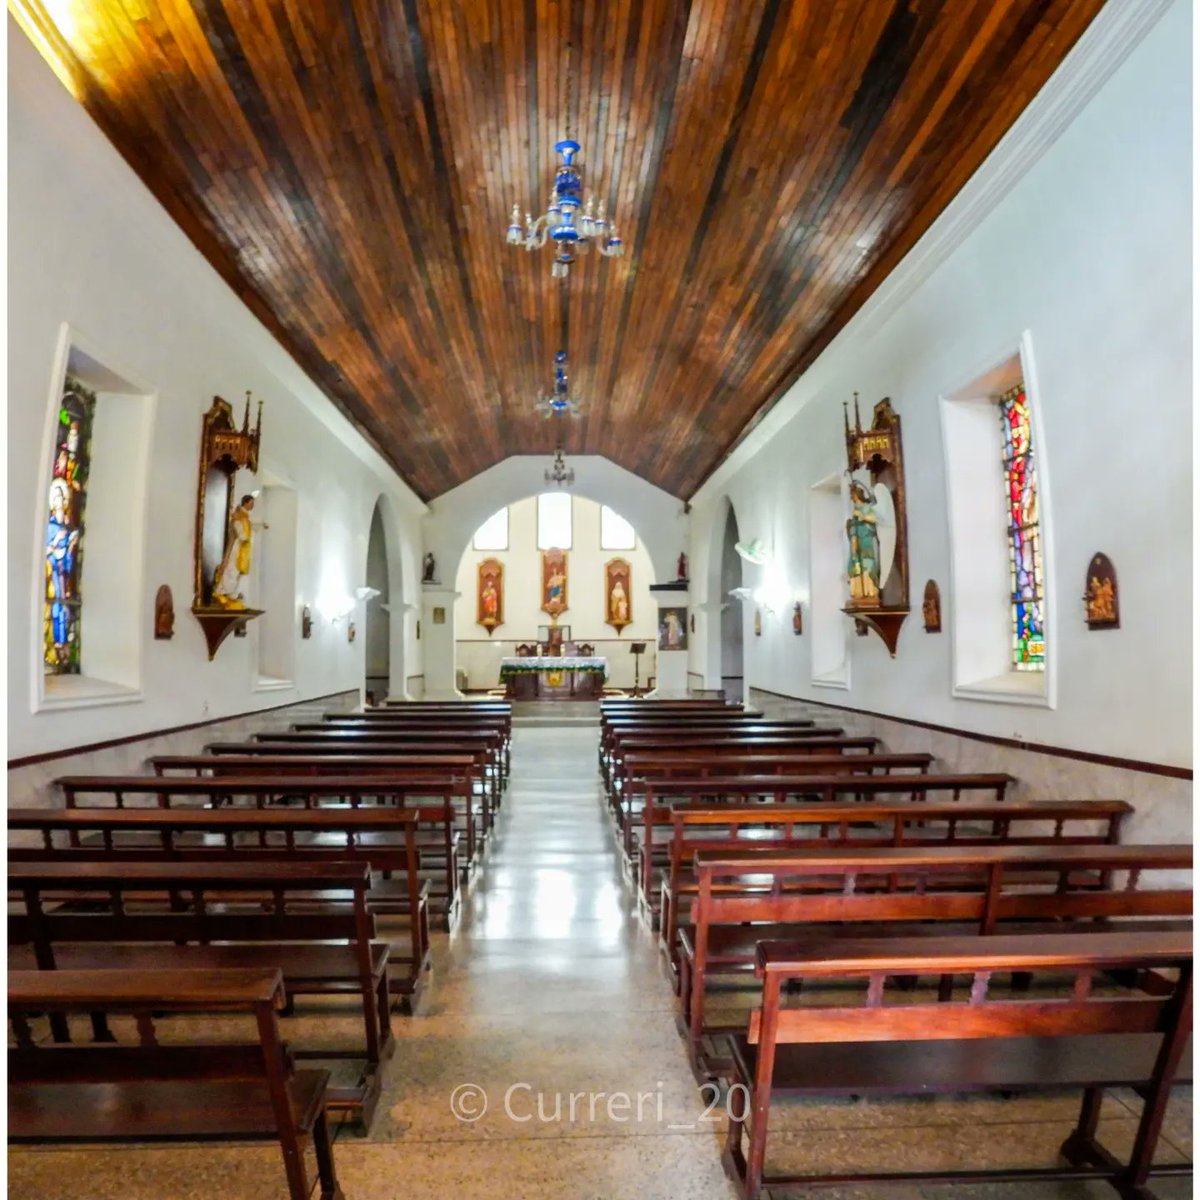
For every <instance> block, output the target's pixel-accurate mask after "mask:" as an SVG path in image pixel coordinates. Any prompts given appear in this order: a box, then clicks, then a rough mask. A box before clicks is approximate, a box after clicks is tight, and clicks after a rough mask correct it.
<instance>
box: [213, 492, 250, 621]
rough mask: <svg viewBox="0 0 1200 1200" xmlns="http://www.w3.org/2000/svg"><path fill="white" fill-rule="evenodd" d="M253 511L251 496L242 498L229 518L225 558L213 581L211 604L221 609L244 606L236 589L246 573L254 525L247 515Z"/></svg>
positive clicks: (247, 571)
mask: <svg viewBox="0 0 1200 1200" xmlns="http://www.w3.org/2000/svg"><path fill="white" fill-rule="evenodd" d="M253 511H254V497H253V496H243V497H242V502H241V504H239V505H238V506H237V508H235V509H234V510H233V512H232V513H231V514H230V517H229V533H228V536H227V537H226V539H225V557H224V558H223V559H222V560H221V565H220V566H219V567H218V568H217V574H216V577H215V578H214V580H213V603H214V604H216V605H219V606H220V607H221V608H234V609H237V608H245V607H246V602H245V600H244V599H243V597H242V593H241V591H240V590H239V589H240V587H241V582H242V579H243V578H244V577H245V576H246V575H249V574H250V548H251V544H252V542H253V539H254V526H253V523H252V522H251V520H250V514H251V512H253Z"/></svg>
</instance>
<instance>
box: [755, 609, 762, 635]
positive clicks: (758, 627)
mask: <svg viewBox="0 0 1200 1200" xmlns="http://www.w3.org/2000/svg"><path fill="white" fill-rule="evenodd" d="M754 636H755V637H762V609H761V608H756V609H755V610H754Z"/></svg>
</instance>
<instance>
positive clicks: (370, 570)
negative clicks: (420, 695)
mask: <svg viewBox="0 0 1200 1200" xmlns="http://www.w3.org/2000/svg"><path fill="white" fill-rule="evenodd" d="M366 581H367V587H368V588H370V589H372V590H373V591H375V592H377V593H378V595H372V596H368V598H367V601H366V614H365V617H364V620H363V624H364V625H365V627H366V628H365V629H364V630H363V637H364V641H365V647H364V655H363V661H364V679H363V691H364V694H365V695H366V696H367V698H368V699H373V700H374V701H375V702H376V703H380V702H382V701H383V700H385V699H387V697H388V696H389V694H390V692H391V679H392V619H393V616H392V592H391V580H390V578H389V572H388V545H387V533H386V532H385V530H384V526H383V511H382V509H381V507H380V505H379V504H378V503H377V504H376V505H375V511H374V512H373V513H372V514H371V531H370V533H369V534H368V535H367V576H366ZM395 619H396V620H402V619H403V611H402V610H401V611H400V612H397V613H396V617H395Z"/></svg>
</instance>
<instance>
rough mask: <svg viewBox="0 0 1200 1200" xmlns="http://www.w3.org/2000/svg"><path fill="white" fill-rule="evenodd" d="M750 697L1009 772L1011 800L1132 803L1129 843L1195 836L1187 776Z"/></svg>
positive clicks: (962, 767)
mask: <svg viewBox="0 0 1200 1200" xmlns="http://www.w3.org/2000/svg"><path fill="white" fill-rule="evenodd" d="M750 702H751V704H752V705H753V706H754V707H755V708H760V709H762V711H763V712H764V713H765V714H766V716H767V717H770V718H786V717H811V718H812V719H813V720H815V721H817V722H818V723H819V724H822V725H835V724H836V725H839V726H841V727H842V728H843V729H845V730H846V732H847V733H850V734H856V735H863V736H873V737H878V738H880V739H881V740H882V742H883V747H884V749H886V750H889V751H893V752H895V753H900V754H903V753H906V752H909V751H923V750H927V751H929V753H931V754H933V755H935V756H936V762H935V763H934V765H933V768H932V769H933V770H934V771H942V772H959V771H1006V772H1008V774H1010V775H1012V776H1014V777H1015V778H1016V779H1017V781H1018V782H1017V785H1016V786H1015V787H1014V788H1013V789H1012V790H1011V791H1010V793H1009V794H1010V795H1011V796H1012V797H1013V799H1019V800H1128V801H1129V803H1130V804H1132V805H1133V806H1134V810H1135V811H1134V813H1133V814H1132V815H1131V816H1130V818H1129V820H1128V821H1127V822H1126V823H1125V825H1124V827H1123V829H1122V838H1121V840H1122V841H1124V842H1130V843H1133V842H1143V843H1152V842H1190V841H1191V840H1192V790H1193V784H1192V781H1191V780H1190V779H1176V778H1174V777H1172V776H1167V775H1157V774H1153V773H1152V772H1149V771H1138V770H1129V769H1125V768H1122V767H1114V766H1109V765H1107V764H1104V763H1096V762H1086V761H1082V760H1080V759H1076V758H1068V757H1066V756H1064V755H1061V754H1050V753H1045V752H1043V751H1039V750H1021V749H1016V748H1014V747H1010V746H1004V745H997V744H996V743H993V742H986V741H981V740H979V739H976V738H972V737H966V736H963V735H961V734H956V733H951V732H944V731H939V730H934V729H925V728H922V727H921V726H919V725H909V724H906V723H905V722H903V721H895V720H891V719H889V718H887V717H880V716H872V715H869V714H866V713H855V712H848V711H846V710H844V709H839V708H834V707H831V706H829V705H824V704H819V703H816V702H814V701H809V700H801V699H790V698H788V697H784V696H778V695H775V694H774V693H772V692H764V691H760V690H759V689H757V688H752V689H751V691H750Z"/></svg>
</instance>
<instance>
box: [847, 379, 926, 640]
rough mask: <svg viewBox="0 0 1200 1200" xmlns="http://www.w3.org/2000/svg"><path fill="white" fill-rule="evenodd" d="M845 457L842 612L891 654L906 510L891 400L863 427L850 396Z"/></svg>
mask: <svg viewBox="0 0 1200 1200" xmlns="http://www.w3.org/2000/svg"><path fill="white" fill-rule="evenodd" d="M845 420H846V460H847V464H848V469H849V475H850V488H849V491H850V516H849V518H848V519H847V521H846V536H847V543H848V555H847V579H848V580H849V584H850V599H849V601H848V603H847V604H846V607H845V608H844V609H843V611H844V612H845V613H846V614H847V615H848V616H851V617H853V618H854V620H855V622H856V624H857V625H858V626H859V628H861V626H862V625H866V626H867V627H868V628H870V629H873V630H874V631H875V632H876V633H877V634H879V636H880V637H881V638H882V639H883V642H884V645H886V646H887V648H888V652H889V653H890V654H891V655H892V656H893V657H895V654H896V642H897V640H898V639H899V637H900V627H901V626H902V625H903V624H904V618H905V617H907V616H908V614H909V611H910V609H909V600H908V510H907V504H906V501H905V492H904V453H903V448H902V445H901V441H900V418H899V417H898V416H897V415H896V413H895V412H894V411H893V410H892V402H891V400H890V399H887V398H885V399H883V400H880V401H879V403H878V404H876V405H875V411H874V414H873V420H872V421H871V427H870V428H869V429H865V430H864V429H863V427H862V420H861V418H860V417H859V412H858V393H857V392H856V393H855V395H854V427H853V428H851V426H850V414H849V411H847V412H846V418H845ZM884 492H886V493H887V496H888V497H890V501H891V508H892V511H893V514H894V519H895V525H894V528H895V543H894V550H893V552H892V554H891V555H890V558H889V559H888V560H887V561H885V558H884V554H883V547H884V540H883V538H882V537H881V536H880V517H881V515H883V516H886V513H885V512H881V509H885V508H886V505H885V504H884V498H883V495H882V493H884Z"/></svg>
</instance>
